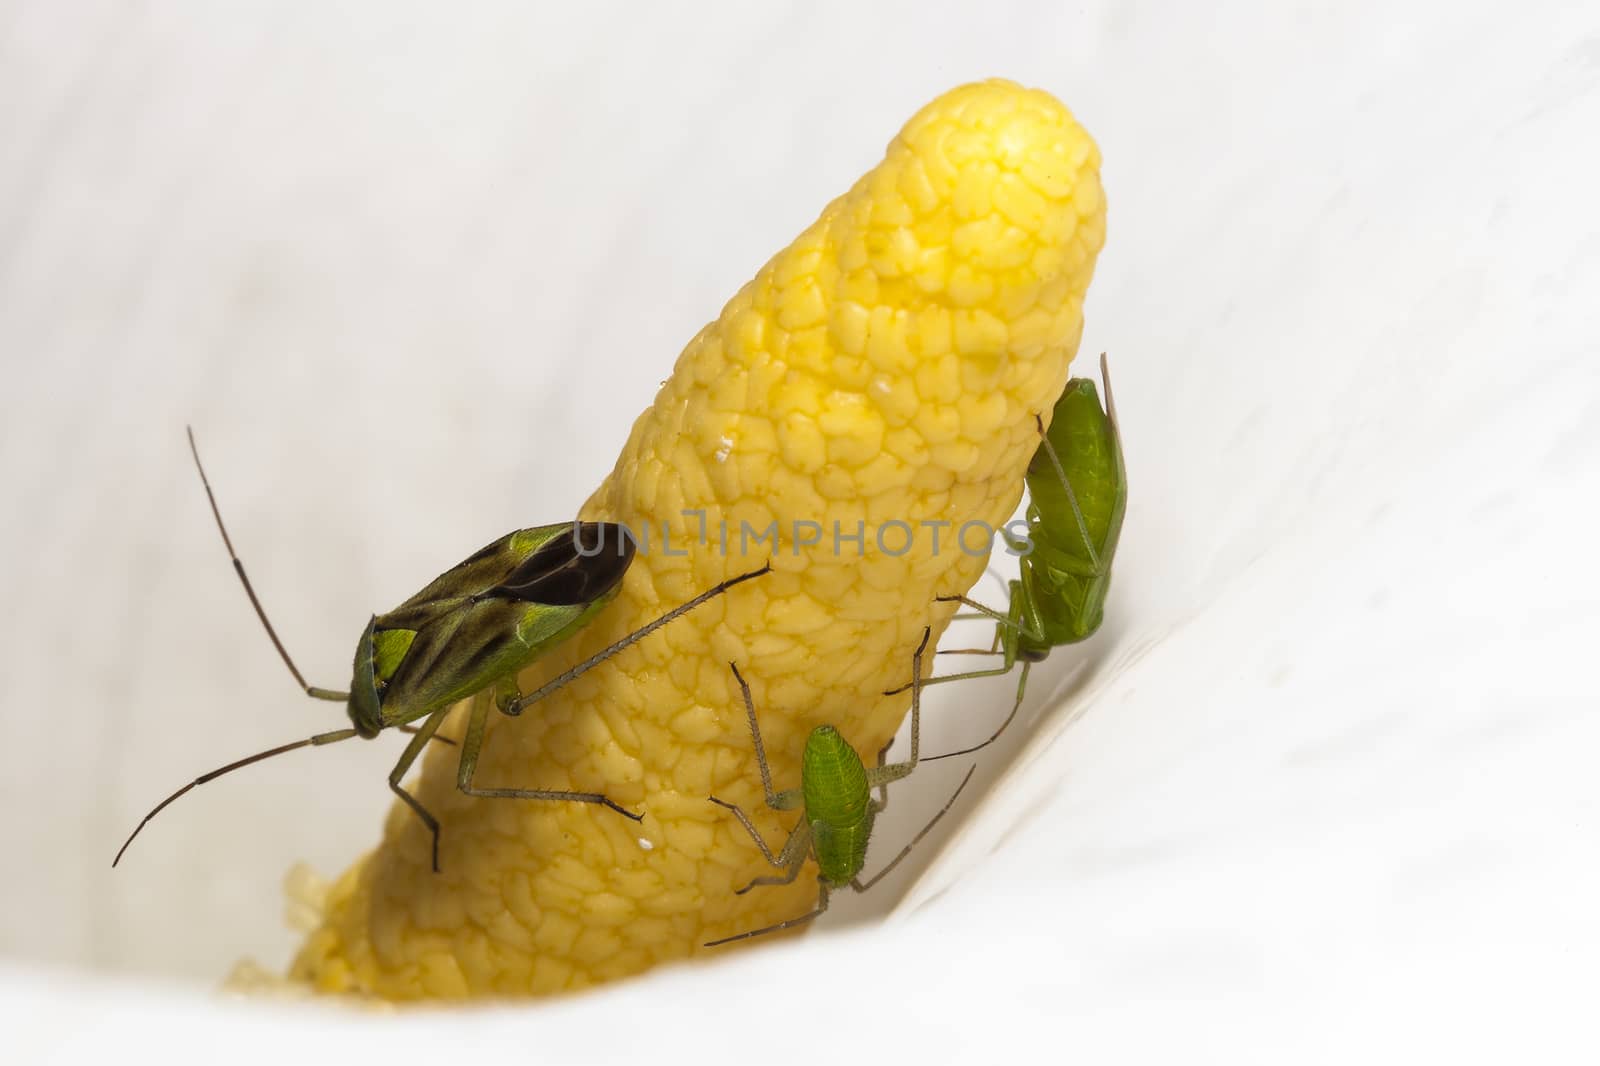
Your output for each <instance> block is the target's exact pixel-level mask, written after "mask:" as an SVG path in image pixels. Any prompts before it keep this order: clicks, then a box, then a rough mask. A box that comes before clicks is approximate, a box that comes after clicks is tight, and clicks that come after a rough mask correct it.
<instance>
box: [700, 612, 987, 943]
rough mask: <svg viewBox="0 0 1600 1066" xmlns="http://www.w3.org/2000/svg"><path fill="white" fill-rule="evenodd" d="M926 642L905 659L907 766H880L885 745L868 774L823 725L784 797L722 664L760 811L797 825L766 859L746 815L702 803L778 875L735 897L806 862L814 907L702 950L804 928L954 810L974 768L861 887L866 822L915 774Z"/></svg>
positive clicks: (794, 872)
mask: <svg viewBox="0 0 1600 1066" xmlns="http://www.w3.org/2000/svg"><path fill="white" fill-rule="evenodd" d="M928 637H929V630H926V629H925V630H923V632H922V643H921V644H919V645H917V650H916V651H915V652H914V653H913V655H912V675H911V676H912V677H913V678H916V679H919V680H917V681H915V682H914V683H913V685H912V689H911V693H912V694H911V758H910V759H908V760H906V761H905V762H900V763H894V764H890V765H886V764H885V759H886V758H887V756H888V754H889V745H885V746H884V748H883V750H882V751H880V752H879V753H878V764H877V765H876V766H874V767H872V768H870V769H869V768H868V767H867V766H865V765H864V764H863V763H862V761H861V757H860V756H859V755H858V754H856V750H855V749H854V748H853V747H851V746H850V744H849V743H848V742H847V741H846V740H845V739H844V737H843V736H842V735H841V734H840V733H839V731H838V730H837V729H835V728H834V727H833V726H831V725H819V726H817V727H816V728H815V729H813V730H812V731H811V733H810V735H809V736H807V737H806V746H805V751H804V752H803V754H802V755H801V758H800V787H799V788H795V789H788V790H786V791H784V792H774V791H773V790H772V771H771V768H770V767H769V766H768V764H767V753H766V748H765V746H764V745H763V744H762V742H761V727H760V725H759V724H758V723H757V721H756V710H755V701H754V700H753V699H752V698H751V696H750V686H749V685H748V684H747V683H746V682H745V679H744V677H743V676H742V675H741V674H740V673H739V668H738V666H736V665H734V664H732V663H730V664H729V666H730V667H731V668H732V670H733V677H734V680H735V681H737V682H738V684H739V690H740V693H741V694H742V695H743V697H744V708H745V715H746V717H747V718H748V719H749V723H750V738H751V741H752V742H753V744H754V746H755V751H756V765H757V767H758V768H759V769H760V771H761V785H762V788H763V790H764V791H765V794H766V800H767V806H768V807H770V808H772V809H773V810H776V811H791V810H796V809H799V810H800V812H801V817H800V820H799V822H797V823H796V824H795V827H794V829H793V830H791V831H790V833H789V837H788V839H787V840H785V841H784V845H783V848H782V850H781V851H779V852H778V853H777V854H774V853H773V851H772V849H771V848H769V847H768V846H767V842H766V838H764V837H763V836H762V835H761V833H760V832H759V831H758V830H757V829H756V827H755V825H754V823H752V822H751V821H750V817H749V815H747V814H745V812H744V810H743V809H742V808H741V807H739V806H738V805H737V804H733V803H729V802H727V801H726V800H720V799H718V798H717V797H715V796H712V797H710V799H711V802H712V803H715V804H716V805H717V806H719V807H722V808H724V809H726V810H729V811H732V812H733V814H734V816H735V817H737V818H738V819H739V823H740V824H741V825H742V826H743V827H744V829H745V832H747V833H749V834H750V838H751V839H752V840H754V841H755V843H756V846H757V847H758V848H759V849H760V850H761V854H762V856H763V857H764V858H765V859H766V860H767V862H768V863H769V864H770V865H772V866H775V867H777V868H779V869H781V870H782V871H783V873H781V874H777V875H774V876H769V877H757V878H756V879H755V880H753V881H751V882H750V883H749V884H747V885H745V886H744V887H743V888H741V889H739V890H738V894H739V895H743V894H744V893H746V892H748V891H750V890H751V889H752V888H755V887H756V886H758V885H787V884H790V883H791V882H793V881H794V880H795V878H797V877H798V876H799V875H800V870H801V868H802V867H803V866H804V865H805V863H806V860H807V859H813V860H815V861H816V864H817V904H816V906H815V907H814V908H813V909H812V910H811V911H810V912H808V913H806V914H803V915H801V916H800V917H798V918H791V919H789V920H788V921H784V922H779V923H777V924H776V925H769V926H766V927H764V928H761V929H753V930H751V931H750V932H747V933H739V934H737V935H735V936H730V937H723V938H722V939H720V940H713V941H711V942H709V943H707V944H706V945H705V946H706V947H716V946H718V945H719V944H728V943H731V942H733V941H735V940H748V939H750V938H751V937H756V936H764V935H765V934H767V933H775V932H778V931H779V930H782V929H789V928H791V927H793V926H796V925H800V924H802V923H804V922H809V921H811V920H813V919H815V918H816V917H817V916H818V915H820V914H822V913H824V912H825V911H827V909H828V894H829V893H830V892H832V891H835V890H837V889H841V888H850V889H853V890H855V891H857V892H865V891H867V890H868V889H870V888H871V887H872V886H873V885H875V884H877V883H878V882H879V881H880V880H882V879H883V878H884V877H886V876H888V874H889V873H890V872H891V871H893V870H894V868H895V867H896V866H898V865H900V862H901V861H902V860H903V859H905V857H906V856H907V855H909V854H911V849H912V848H914V847H916V846H917V844H918V843H919V842H920V841H921V840H922V838H923V837H925V836H927V834H928V832H929V831H930V830H931V829H933V827H934V826H935V825H937V824H938V822H939V819H941V818H943V817H944V815H945V812H947V811H949V810H950V808H951V806H952V805H953V804H954V803H955V801H956V797H957V796H959V795H961V790H962V789H964V788H966V787H967V782H968V781H970V780H971V779H972V770H973V769H976V767H973V768H971V769H968V770H967V776H966V777H964V778H963V779H962V781H961V784H960V786H958V787H957V788H956V790H955V792H954V793H953V794H952V795H951V796H950V799H949V800H948V801H946V803H945V805H944V807H943V808H941V809H940V811H939V813H938V814H936V815H934V816H933V818H932V819H931V820H930V821H929V822H928V824H927V825H925V826H923V827H922V830H921V831H920V832H918V833H917V835H916V836H915V837H913V838H912V839H911V842H910V843H909V844H907V845H906V846H905V847H904V848H903V849H901V851H900V854H898V855H896V856H895V857H894V859H893V860H892V861H890V863H889V864H888V865H887V866H885V867H884V868H883V869H882V870H879V871H878V872H877V873H876V874H874V875H873V876H872V877H871V878H869V879H868V880H866V881H862V880H861V870H862V868H863V867H864V866H865V865H866V859H867V844H868V842H869V840H870V839H871V836H872V824H873V821H874V820H875V819H876V818H877V816H878V814H879V813H880V812H881V811H883V809H884V808H885V807H887V806H888V805H889V790H888V786H889V784H890V783H891V782H894V781H898V780H900V779H901V778H904V777H908V776H909V775H910V774H911V772H912V771H913V770H915V769H916V767H917V761H918V755H919V751H920V748H921V727H922V698H921V697H922V685H921V682H920V678H921V675H922V653H923V651H924V650H925V649H926V648H927V646H928ZM890 743H891V744H892V743H893V741H891V742H890ZM873 789H877V790H878V798H877V799H874V798H873V797H872V790H873Z"/></svg>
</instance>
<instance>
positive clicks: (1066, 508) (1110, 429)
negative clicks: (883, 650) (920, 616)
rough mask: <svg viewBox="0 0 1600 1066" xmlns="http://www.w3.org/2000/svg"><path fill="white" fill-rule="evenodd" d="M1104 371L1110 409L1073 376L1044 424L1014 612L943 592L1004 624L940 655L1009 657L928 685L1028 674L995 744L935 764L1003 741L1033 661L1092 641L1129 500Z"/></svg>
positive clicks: (1015, 546) (1032, 467)
mask: <svg viewBox="0 0 1600 1066" xmlns="http://www.w3.org/2000/svg"><path fill="white" fill-rule="evenodd" d="M1100 374H1101V379H1102V380H1103V381H1104V383H1105V393H1106V395H1105V407H1104V409H1102V408H1101V406H1100V396H1099V393H1098V391H1097V390H1096V389H1095V384H1094V382H1093V381H1092V380H1090V379H1088V378H1073V379H1072V380H1070V381H1068V382H1067V386H1066V388H1065V389H1063V390H1062V393H1061V397H1060V399H1058V400H1057V401H1056V405H1055V411H1054V413H1053V415H1052V416H1051V421H1050V429H1049V431H1048V432H1045V431H1044V430H1043V429H1042V426H1041V431H1040V434H1041V435H1040V442H1039V448H1038V450H1037V451H1036V452H1034V455H1033V459H1032V461H1031V462H1030V463H1029V464H1028V473H1027V485H1028V499H1029V502H1028V512H1027V516H1028V533H1027V536H1026V537H1025V538H1023V537H1012V536H1010V535H1008V538H1007V539H1008V542H1009V543H1010V545H1011V547H1012V550H1014V551H1016V552H1018V553H1019V560H1018V571H1019V573H1018V576H1017V579H1016V580H1014V581H1012V582H1011V583H1010V604H1009V605H1008V608H1007V610H1006V611H1004V612H1001V611H998V610H995V609H994V608H992V607H986V606H984V605H983V604H981V603H977V602H976V601H974V600H971V599H969V598H967V597H966V596H940V597H939V600H940V601H942V602H958V603H962V604H965V605H966V606H968V607H970V608H972V609H973V610H975V611H977V612H978V613H979V615H980V616H982V617H987V618H992V619H994V620H995V623H996V625H995V635H994V641H993V643H992V644H991V645H990V646H989V647H988V648H987V649H981V648H969V649H960V650H957V651H952V652H941V653H940V654H956V655H1000V656H1002V662H1001V665H1000V666H999V667H998V668H995V669H992V670H971V671H967V672H964V673H959V674H946V675H944V676H942V677H935V678H930V679H928V680H927V681H926V682H924V683H925V684H930V685H931V684H940V683H943V682H946V681H959V680H963V679H966V678H974V677H995V676H999V675H1001V674H1008V673H1010V672H1011V670H1012V669H1013V668H1014V667H1015V666H1016V664H1017V663H1018V662H1019V661H1020V662H1021V663H1022V673H1021V676H1020V677H1019V678H1018V679H1017V696H1016V701H1015V702H1014V703H1013V704H1012V706H1011V713H1010V714H1009V715H1007V716H1006V719H1005V721H1004V722H1002V723H1001V724H1000V727H999V728H998V729H996V730H995V731H994V733H992V734H991V735H990V736H989V738H988V739H987V740H985V741H983V742H982V743H979V744H975V745H973V746H972V747H968V748H963V749H961V750H959V751H952V752H947V753H945V754H943V755H934V756H929V760H930V761H933V760H936V759H948V758H951V757H953V756H956V755H967V754H970V753H972V752H974V751H977V750H979V749H980V748H984V747H987V746H988V745H989V744H992V743H993V742H994V741H995V740H997V739H999V737H1000V735H1001V734H1002V733H1004V732H1005V730H1006V727H1007V726H1009V725H1010V724H1011V722H1012V719H1014V718H1015V717H1016V714H1017V710H1018V709H1019V708H1020V707H1021V706H1022V699H1023V695H1024V694H1025V693H1026V691H1027V686H1028V670H1029V667H1030V666H1031V665H1032V664H1033V663H1036V662H1042V661H1044V659H1046V658H1047V657H1048V656H1049V654H1050V652H1051V651H1052V650H1053V649H1055V648H1058V647H1061V646H1063V645H1067V644H1076V643H1078V642H1080V641H1084V640H1087V639H1088V638H1089V637H1091V636H1093V635H1094V633H1095V632H1096V631H1097V630H1098V629H1099V628H1100V624H1101V622H1102V620H1103V618H1104V614H1105V601H1106V593H1107V591H1108V590H1109V588H1110V585H1111V563H1112V560H1113V558H1114V557H1115V556H1116V551H1117V542H1118V540H1119V539H1120V538H1121V536H1122V519H1123V515H1124V513H1125V512H1126V510H1127V504H1128V478H1127V470H1126V468H1125V466H1124V464H1123V457H1122V436H1121V432H1120V430H1119V429H1118V426H1117V409H1116V404H1115V402H1114V400H1113V399H1112V395H1111V376H1110V372H1109V370H1108V368H1107V366H1106V359H1105V356H1104V355H1102V356H1101V357H1100ZM968 617H970V616H968ZM895 691H903V689H897V690H895Z"/></svg>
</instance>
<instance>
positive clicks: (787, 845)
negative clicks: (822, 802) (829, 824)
mask: <svg viewBox="0 0 1600 1066" xmlns="http://www.w3.org/2000/svg"><path fill="white" fill-rule="evenodd" d="M810 854H811V829H810V826H809V825H807V824H806V823H805V822H801V823H800V824H799V825H797V826H795V827H794V832H792V833H790V834H789V839H788V840H787V841H785V842H784V845H783V850H782V851H781V852H779V853H778V856H777V858H775V859H772V860H771V862H772V865H774V866H781V867H782V868H783V873H781V874H772V875H770V876H768V877H757V878H753V879H752V880H751V881H750V883H749V884H748V885H745V886H744V887H743V888H741V889H737V890H736V891H735V892H734V895H736V896H742V895H744V894H745V893H746V892H748V891H750V890H751V889H752V888H758V887H761V886H763V885H788V884H793V883H794V879H795V878H797V877H799V876H800V868H801V867H802V866H804V865H805V864H806V857H807V856H808V855H810Z"/></svg>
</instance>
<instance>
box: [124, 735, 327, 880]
mask: <svg viewBox="0 0 1600 1066" xmlns="http://www.w3.org/2000/svg"><path fill="white" fill-rule="evenodd" d="M355 735H356V731H355V730H354V729H336V730H334V731H333V732H332V733H318V734H317V735H316V736H314V737H307V738H306V739H305V740H297V741H295V742H294V743H292V744H280V745H278V746H277V747H276V748H268V749H267V750H266V751H258V752H256V753H255V754H254V755H249V756H246V757H245V758H243V759H239V760H236V761H235V762H231V763H229V764H228V765H227V766H222V767H218V768H217V769H215V770H213V771H211V772H210V773H209V774H201V775H200V776H199V777H197V778H195V779H194V780H193V781H190V782H189V783H188V784H187V785H184V786H183V787H182V788H180V789H178V791H176V792H174V793H173V794H172V795H170V796H168V797H167V798H166V799H164V800H162V801H161V802H160V803H158V804H156V807H155V810H153V811H151V812H150V813H149V814H147V815H145V816H144V821H142V822H140V823H139V824H138V825H137V826H135V827H134V830H133V832H131V833H129V834H128V839H127V840H124V841H123V842H122V847H120V848H118V849H117V857H116V858H114V859H112V860H111V865H112V866H116V865H117V863H119V862H121V861H122V853H123V852H125V851H127V850H128V845H129V844H132V843H133V838H134V837H136V836H138V835H139V832H140V831H141V830H142V829H144V827H145V826H147V825H149V824H150V819H152V818H154V817H155V816H156V815H158V814H160V813H161V812H162V811H164V810H166V808H167V805H168V804H170V803H172V801H173V800H175V799H177V798H178V797H179V796H182V795H183V794H184V793H185V792H188V791H189V790H190V789H191V788H194V787H195V786H197V785H203V784H205V783H206V782H207V781H212V780H215V779H216V778H219V777H221V776H222V775H223V774H230V773H232V772H233V771H235V770H239V769H242V768H244V767H246V766H249V765H250V764H251V763H258V762H260V761H261V760H262V759H270V758H272V757H273V756H274V755H282V754H284V753H285V752H289V751H294V750H295V749H297V748H308V747H311V746H313V745H322V744H336V743H338V742H339V741H341V740H349V739H350V738H351V737H353V736H355Z"/></svg>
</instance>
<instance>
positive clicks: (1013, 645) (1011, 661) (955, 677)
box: [884, 596, 1022, 696]
mask: <svg viewBox="0 0 1600 1066" xmlns="http://www.w3.org/2000/svg"><path fill="white" fill-rule="evenodd" d="M964 598H965V597H944V596H942V597H940V599H964ZM1012 600H1013V602H1014V601H1015V600H1016V596H1013V597H1012ZM984 610H985V611H989V608H987V607H985V608H984ZM994 614H995V616H996V617H998V618H1001V624H1000V625H998V626H996V634H995V635H996V637H997V638H998V639H999V640H1000V648H1001V650H1000V651H999V652H997V653H994V654H1001V655H1004V656H1005V660H1004V662H1003V663H1002V664H1001V665H1000V666H997V667H995V668H994V669H992V670H964V671H962V672H961V673H959V674H944V675H942V676H940V677H927V678H923V679H922V684H923V685H925V686H926V685H942V684H944V683H945V682H947V681H967V680H970V679H972V678H975V677H999V676H1001V675H1002V674H1009V673H1010V672H1011V668H1012V667H1013V666H1015V665H1016V662H1017V645H1018V638H1017V632H1019V631H1021V629H1022V623H1021V622H1020V621H1017V620H1014V619H1009V618H1006V617H1004V616H1001V615H1000V614H999V613H998V612H994ZM1008 627H1009V628H1008ZM1001 631H1004V636H1002V635H1001ZM939 654H943V653H942V652H941V653H939ZM911 687H912V682H910V681H907V682H906V683H905V684H903V685H901V686H900V687H899V688H891V689H887V690H885V692H884V695H885V696H896V695H899V694H900V693H902V692H904V691H905V690H906V689H908V688H911Z"/></svg>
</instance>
